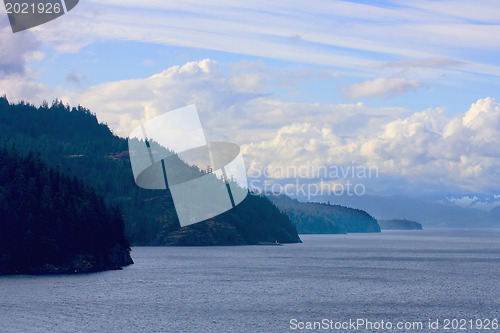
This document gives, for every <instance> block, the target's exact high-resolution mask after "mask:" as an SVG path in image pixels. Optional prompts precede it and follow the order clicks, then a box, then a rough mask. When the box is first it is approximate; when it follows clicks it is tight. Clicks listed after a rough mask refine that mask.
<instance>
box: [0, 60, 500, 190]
mask: <svg viewBox="0 0 500 333" xmlns="http://www.w3.org/2000/svg"><path fill="white" fill-rule="evenodd" d="M240 67H243V68H239V69H237V70H232V71H230V72H229V73H225V72H223V71H221V69H220V68H219V66H218V64H217V62H215V61H213V60H210V59H205V60H202V61H196V62H189V63H186V64H184V65H183V66H173V67H170V68H167V69H165V70H164V71H162V72H160V73H158V74H155V75H152V76H150V77H147V78H141V79H133V80H123V81H116V82H108V83H102V84H99V85H96V86H92V87H88V88H80V89H78V90H76V89H75V90H68V89H66V90H57V89H52V90H50V91H49V90H47V89H48V88H47V87H45V86H42V85H36V84H32V85H31V86H30V85H24V84H25V83H26V82H25V81H19V82H18V84H17V83H16V82H12V83H11V84H10V87H11V89H12V90H13V91H15V90H16V89H17V90H21V89H24V90H26V89H28V90H29V89H31V90H33V91H32V93H31V94H33V95H34V96H44V97H45V98H47V96H49V98H50V96H54V98H55V97H61V98H62V99H63V101H65V102H68V103H71V104H73V105H75V104H82V105H85V106H87V107H89V108H90V109H91V110H92V111H94V112H96V113H97V116H98V118H99V120H100V121H104V122H106V123H108V124H109V125H110V127H111V128H112V129H113V130H114V131H115V133H117V134H119V135H122V136H127V135H128V134H129V132H130V130H132V129H133V128H135V127H136V126H138V125H139V124H140V122H141V121H143V120H147V119H151V118H153V117H155V116H157V115H159V114H161V113H163V112H167V111H170V110H173V109H176V108H179V107H183V106H186V105H189V104H196V105H197V108H198V110H199V113H200V118H201V121H202V124H203V127H204V129H205V134H206V135H207V139H208V140H209V141H218V140H223V141H231V142H235V143H238V144H239V145H240V146H241V147H242V151H243V153H244V156H245V160H246V164H247V167H249V168H253V169H255V168H259V167H266V166H271V167H272V166H293V167H297V168H299V167H301V166H303V165H305V164H307V163H312V164H314V165H317V166H322V165H323V166H332V165H336V166H341V165H352V164H353V163H355V164H357V165H364V166H375V167H376V168H377V169H378V170H379V172H380V175H381V177H383V179H384V180H383V181H379V182H378V183H377V184H375V183H374V184H373V186H374V188H375V187H378V188H381V187H384V186H389V189H388V191H389V192H388V193H391V192H390V191H391V190H393V189H394V188H395V187H397V186H399V187H407V186H409V188H410V189H411V190H413V191H427V192H433V191H441V192H445V193H448V194H449V195H451V194H453V193H459V194H460V193H464V192H465V193H485V194H488V193H489V194H493V193H494V194H497V193H498V188H500V183H499V179H498V174H500V135H499V134H500V133H498V132H499V129H500V105H499V104H498V103H497V102H495V100H494V99H493V98H490V97H488V98H484V99H480V100H478V101H476V102H475V103H474V104H472V105H471V106H470V108H469V109H468V110H467V111H466V112H463V113H455V114H453V115H452V116H449V115H447V112H445V111H446V110H445V108H430V109H426V110H423V111H419V112H413V111H411V110H408V109H404V108H370V107H368V106H366V105H365V104H363V103H348V104H329V103H290V102H284V101H282V100H280V99H279V98H278V97H277V96H274V95H269V94H267V93H266V89H265V87H266V85H267V84H268V82H270V81H269V80H272V75H274V73H272V72H271V73H265V70H264V69H262V68H260V69H259V64H258V63H253V64H249V63H247V64H240ZM252 67H253V68H254V70H250V69H249V68H252ZM242 73H244V74H245V75H250V76H251V78H252V80H250V82H247V83H246V84H242V83H241V80H243V79H242V78H241V77H240V75H241V74H242ZM253 74H257V75H255V76H252V75H253ZM269 75H271V78H269V77H268V76H269ZM4 83H5V82H4ZM1 84H2V82H1V81H0V85H1ZM16 84H17V85H18V86H17V88H16ZM19 85H24V86H23V87H21V86H19ZM58 89H60V88H58ZM8 96H9V98H11V95H10V94H9V95H8ZM11 99H12V98H11ZM47 99H48V98H47ZM387 184H390V185H387ZM455 197H457V198H458V197H461V196H457V195H455Z"/></svg>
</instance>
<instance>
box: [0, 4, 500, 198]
mask: <svg viewBox="0 0 500 333" xmlns="http://www.w3.org/2000/svg"><path fill="white" fill-rule="evenodd" d="M499 14H500V7H499V6H497V5H496V3H495V1H489V0H481V1H476V2H474V3H473V4H471V3H470V2H469V1H460V0H459V1H440V2H435V1H419V2H414V3H408V2H403V1H397V0H396V1H392V2H390V3H386V2H377V3H370V4H366V3H359V2H356V1H320V0H314V1H312V2H308V3H307V4H304V3H303V2H290V1H275V2H272V3H269V2H263V1H253V2H251V3H248V2H243V1H225V0H221V1H217V2H211V3H206V2H203V1H196V0H191V1H175V2H173V1H153V0H150V1H144V2H141V3H137V2H132V1H116V0H91V1H88V2H85V3H81V4H80V6H78V7H77V8H75V10H74V12H73V13H72V15H66V16H65V17H64V19H61V20H55V21H53V22H51V23H49V24H46V25H44V26H40V27H37V28H35V29H32V30H30V31H26V32H23V33H19V34H16V35H13V34H12V33H10V34H9V32H10V30H9V29H10V28H9V27H8V25H7V21H6V19H5V18H0V74H1V76H0V93H2V94H3V93H5V94H7V96H8V97H9V99H10V100H18V99H25V100H28V101H31V102H34V103H41V101H42V100H44V99H45V100H51V99H54V98H56V97H58V98H61V99H63V100H64V101H65V102H68V103H71V104H76V103H79V104H82V105H84V106H87V107H89V108H90V109H91V110H92V111H94V112H96V113H97V115H98V117H99V119H100V120H101V121H104V122H107V123H108V124H109V125H110V127H111V128H112V129H113V130H114V131H115V132H116V133H117V134H119V135H122V136H126V135H128V131H130V130H131V129H132V128H134V127H135V126H137V124H139V123H140V122H141V121H144V120H146V119H150V118H153V117H154V116H156V115H158V114H160V113H163V112H165V111H166V110H172V109H175V108H179V107H182V106H185V105H189V104H196V105H197V107H198V110H199V111H200V117H201V118H202V122H204V127H205V128H207V129H210V130H209V132H208V133H206V134H207V137H209V138H210V139H211V140H219V139H220V140H231V141H233V142H237V143H238V144H240V145H241V146H242V147H243V151H244V153H245V156H246V163H247V165H248V166H250V167H251V166H252V165H253V166H254V167H256V166H257V165H259V166H260V167H264V166H268V167H270V170H272V167H273V166H284V165H289V166H296V167H299V166H300V165H304V163H306V162H307V161H309V162H311V163H315V164H317V165H350V164H352V163H356V164H360V165H366V166H371V165H373V166H376V167H377V168H378V169H379V171H380V174H381V178H380V179H378V181H375V182H371V183H370V187H368V190H369V191H370V190H371V191H372V192H373V193H380V194H390V193H391V191H392V192H394V191H396V192H404V193H407V194H419V195H420V194H422V193H424V194H429V195H431V194H442V195H445V194H446V195H449V196H448V197H449V198H450V199H449V201H450V202H452V203H455V204H457V205H462V206H463V205H474V204H477V203H479V202H480V200H479V199H477V197H474V195H475V194H482V195H487V196H491V197H492V198H496V197H494V196H495V195H497V196H498V194H499V193H498V191H499V188H500V177H499V175H500V148H498V147H500V142H499V141H500V135H499V134H500V133H499V131H500V105H499V104H498V103H497V102H496V101H495V97H496V98H497V100H498V95H497V91H496V87H497V86H496V84H498V78H499V76H500V66H499V64H498V57H496V54H498V51H499V49H500V24H499V21H500V15H499ZM117 41H119V42H120V43H123V44H124V45H125V46H126V45H128V43H130V49H129V50H130V54H128V53H127V54H116V53H113V52H114V51H113V47H114V46H115V45H116V44H113V43H116V42H117ZM108 42H109V43H110V45H109V46H107V45H106V43H108ZM135 43H141V44H143V45H150V46H151V47H154V50H162V51H171V52H174V53H175V52H184V53H186V52H188V53H189V50H193V51H192V53H193V54H194V55H193V56H189V57H188V58H187V60H182V57H180V55H179V56H178V57H177V58H175V59H174V60H172V59H170V60H169V61H165V62H163V61H162V57H161V56H155V54H151V55H150V57H148V58H144V57H142V58H141V59H140V61H139V60H137V59H138V57H134V56H133V55H134V52H135V50H134V49H135V48H136V46H137V44H135ZM148 47H149V46H148ZM179 47H181V48H182V49H181V51H176V50H177V49H176V48H179ZM215 51H216V52H217V53H213V52H215ZM117 56H120V61H122V62H123V63H124V64H125V65H129V66H134V67H133V68H134V74H133V75H132V74H130V75H131V77H129V78H126V77H125V78H123V75H122V76H120V79H113V78H114V77H115V76H116V74H115V73H111V70H110V71H109V74H108V76H107V75H106V70H105V69H106V67H107V66H108V67H109V68H111V67H112V66H113V65H114V64H113V63H114V62H116V60H117ZM121 57H122V58H121ZM192 58H194V59H193V61H191V59H192ZM203 58H207V59H205V60H201V59H203ZM208 58H210V59H208ZM219 58H220V59H219ZM90 61H93V62H95V63H96V64H97V65H96V66H98V67H95V68H94V69H92V68H93V67H82V68H84V69H82V68H79V67H75V65H74V64H83V63H85V62H90ZM141 66H142V67H141ZM140 68H144V70H143V72H141V71H140V70H139V69H140ZM146 68H149V69H148V70H146ZM103 69H104V70H103ZM152 70H154V73H155V74H153V75H151V71H152ZM58 71H59V72H60V73H61V74H60V75H59V79H57V76H55V75H54V74H52V73H57V72H58ZM124 72H126V69H124ZM49 76H50V77H51V79H50V80H49V79H48V77H49ZM125 76H126V75H125ZM54 77H56V79H54ZM107 77H109V78H111V79H109V78H107ZM318 86H322V88H317V87H318ZM424 103H426V106H425V107H422V105H423V104H424ZM415 105H417V106H415ZM442 105H445V106H442ZM446 106H448V107H446ZM473 198H476V199H473ZM495 200H496V199H495ZM495 202H496V201H495ZM495 204H496V203H493V204H492V205H495Z"/></svg>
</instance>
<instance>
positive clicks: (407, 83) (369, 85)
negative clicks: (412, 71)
mask: <svg viewBox="0 0 500 333" xmlns="http://www.w3.org/2000/svg"><path fill="white" fill-rule="evenodd" d="M420 87H422V84H421V83H420V82H419V81H418V80H409V79H404V78H387V77H380V78H376V79H374V80H366V81H363V82H359V83H354V84H346V85H343V86H341V87H340V90H341V91H342V93H343V94H344V95H345V96H346V97H347V98H349V99H351V100H355V99H358V98H363V97H381V96H389V97H390V96H395V95H400V94H405V93H407V92H408V91H411V90H414V89H418V88H420Z"/></svg>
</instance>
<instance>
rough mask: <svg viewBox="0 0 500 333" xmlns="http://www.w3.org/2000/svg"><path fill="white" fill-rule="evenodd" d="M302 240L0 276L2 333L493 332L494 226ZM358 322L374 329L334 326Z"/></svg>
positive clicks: (144, 250) (498, 247)
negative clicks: (111, 267) (111, 266)
mask: <svg viewBox="0 0 500 333" xmlns="http://www.w3.org/2000/svg"><path fill="white" fill-rule="evenodd" d="M301 238H302V240H303V242H304V243H303V244H291V245H285V246H238V247H156V248H155V247H135V248H134V249H133V252H132V257H133V258H134V260H135V265H132V266H129V267H127V268H125V269H123V270H122V271H110V272H102V273H97V274H87V275H75V276H7V277H0V332H29V331H40V332H46V331H51V332H73V331H80V332H87V331H94V332H312V331H318V329H316V330H306V329H304V330H300V329H299V328H302V327H304V328H306V327H307V326H306V325H308V323H307V322H310V323H309V324H310V325H313V324H314V323H313V322H314V321H316V322H321V321H322V320H324V321H325V322H326V321H328V323H329V325H331V326H329V327H328V328H329V329H321V330H319V331H324V332H388V331H394V332H396V331H398V330H396V328H395V327H394V326H395V325H397V323H402V324H406V325H410V324H411V325H414V323H418V322H421V323H422V325H423V327H424V329H422V330H420V329H418V326H412V328H408V329H406V330H405V329H403V330H400V332H500V329H496V330H495V329H490V330H480V329H479V328H478V326H479V324H480V323H483V325H486V324H487V320H493V319H495V318H497V319H500V313H499V311H500V229H496V230H492V229H490V230H451V229H434V230H431V229H430V230H425V231H386V232H383V233H381V234H351V235H303V236H301ZM358 319H360V320H365V322H366V323H367V324H368V322H370V323H371V324H372V325H375V326H372V327H369V326H368V327H367V326H360V327H357V330H355V329H353V326H350V327H346V326H344V328H346V329H341V327H340V326H338V325H342V324H343V325H347V324H348V322H349V320H351V322H353V321H356V320H358ZM446 319H462V324H463V322H464V321H467V327H466V329H465V330H453V329H450V330H445V327H444V324H445V323H446V322H445V320H446ZM291 320H292V322H291ZM382 320H383V321H384V324H385V325H387V323H388V322H389V323H391V324H392V325H393V327H392V330H383V329H382V326H380V325H381V321H382ZM429 320H431V322H433V323H434V322H436V320H439V322H438V324H439V329H438V330H430V329H428V325H429ZM478 320H479V321H478ZM311 322H312V323H311ZM377 323H378V325H379V326H376V325H377ZM471 323H472V324H471ZM318 324H319V323H317V324H316V325H318ZM452 324H453V323H452V322H450V325H449V327H450V328H453V327H452ZM455 324H459V322H457V321H455ZM302 325H304V326H302ZM335 325H337V328H339V329H336V328H335ZM415 325H416V324H415ZM471 325H472V326H471ZM469 326H471V327H469ZM415 327H416V328H415ZM292 328H296V329H292ZM316 328H318V326H316ZM323 328H325V327H323ZM377 328H378V329H377ZM385 328H387V327H385Z"/></svg>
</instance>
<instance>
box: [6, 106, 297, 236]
mask: <svg viewBox="0 0 500 333" xmlns="http://www.w3.org/2000/svg"><path fill="white" fill-rule="evenodd" d="M0 145H5V146H7V147H11V146H15V148H16V150H17V151H19V152H20V154H22V155H27V154H28V153H29V152H36V153H38V154H40V158H41V159H42V160H43V161H44V162H45V163H47V165H49V166H51V167H54V168H58V169H59V170H61V171H64V172H66V173H68V174H71V175H74V176H77V177H79V178H80V179H81V180H82V181H83V182H84V183H85V184H86V185H87V186H90V187H92V188H94V189H95V191H96V192H97V193H98V194H100V195H102V196H103V197H104V198H105V201H106V202H107V203H108V204H113V205H120V206H121V207H122V210H123V215H124V220H125V232H126V235H127V236H128V237H129V239H130V240H131V242H132V243H133V244H135V245H162V244H174V245H237V244H257V243H259V242H275V241H278V242H281V243H292V242H300V238H299V237H298V235H297V232H296V230H295V227H294V226H293V225H292V224H291V222H290V219H289V218H288V216H286V215H285V214H280V212H279V210H278V209H277V208H276V207H275V206H274V205H273V204H272V203H270V202H269V201H268V200H267V199H265V198H261V197H257V196H254V195H248V196H247V197H246V199H245V200H244V201H243V202H241V203H240V204H239V205H238V206H237V207H236V208H235V209H232V210H230V211H228V212H225V213H224V214H221V215H219V216H216V217H214V218H212V219H210V220H208V221H204V222H200V225H193V226H187V227H185V228H182V229H180V225H179V221H178V218H177V214H176V211H175V208H174V204H173V200H172V196H171V194H170V191H168V190H147V189H142V188H139V187H138V186H137V185H136V184H135V182H134V177H133V175H132V169H131V166H130V159H129V154H128V144H127V140H126V139H124V138H120V137H118V136H115V135H113V133H112V132H111V131H110V129H109V128H108V126H107V125H106V124H102V123H99V122H98V120H97V118H96V116H95V115H94V114H93V113H92V112H90V110H88V109H86V108H84V107H81V106H78V107H76V108H70V107H69V106H65V105H63V104H62V103H61V102H57V101H56V102H54V103H53V104H52V105H50V106H49V105H48V104H44V105H42V106H41V107H35V106H33V105H29V104H26V103H24V102H20V103H17V104H10V103H9V102H8V101H7V99H6V98H5V97H3V98H2V97H0ZM170 234H171V235H170ZM169 235H170V236H171V237H170V236H169ZM222 235H223V236H222ZM203 237H205V240H204V241H203V242H201V241H200V238H203Z"/></svg>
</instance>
